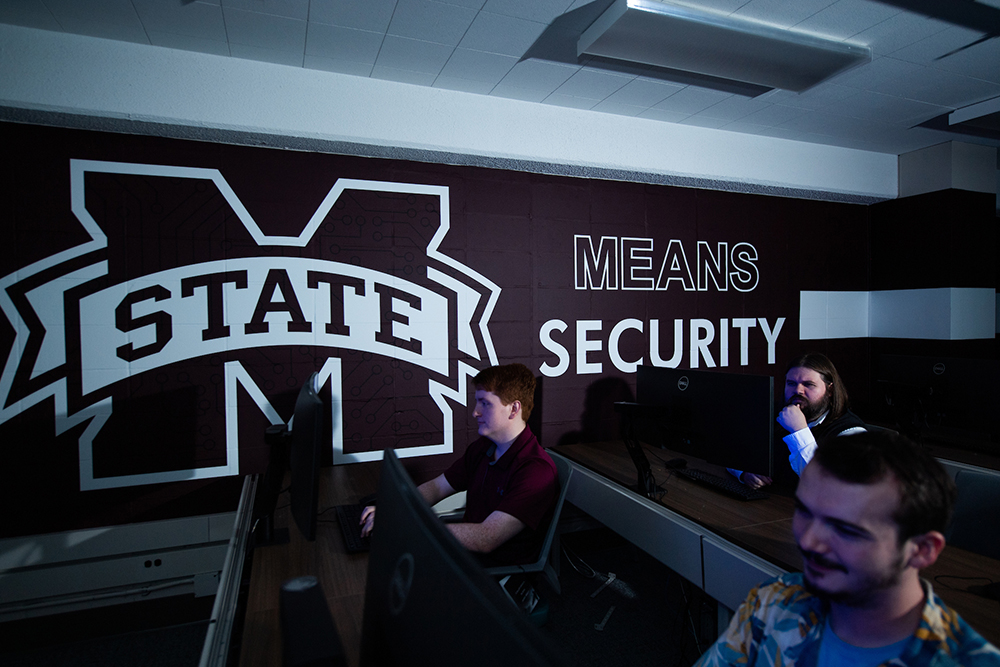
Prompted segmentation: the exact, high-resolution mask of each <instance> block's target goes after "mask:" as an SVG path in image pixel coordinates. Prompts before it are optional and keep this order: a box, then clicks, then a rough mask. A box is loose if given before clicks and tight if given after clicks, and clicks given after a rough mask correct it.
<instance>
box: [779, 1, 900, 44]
mask: <svg viewBox="0 0 1000 667" xmlns="http://www.w3.org/2000/svg"><path fill="white" fill-rule="evenodd" d="M901 11H902V10H901V9H899V8H898V7H894V6H892V5H886V4H882V3H881V2H872V1H871V0H839V1H838V2H835V3H834V4H832V5H830V6H828V7H826V8H824V9H821V10H820V11H818V12H816V13H815V14H813V15H812V16H810V17H809V18H807V19H805V20H804V21H801V22H800V23H796V24H795V26H794V27H795V29H796V30H803V31H806V32H810V33H814V34H817V35H823V36H825V37H830V38H833V39H849V38H851V37H853V36H854V35H857V34H858V33H860V32H863V31H865V30H868V29H869V28H871V27H872V26H874V25H878V24H879V23H881V22H882V21H885V20H887V19H889V18H891V17H893V16H895V15H896V14H899V13H900V12H901Z"/></svg>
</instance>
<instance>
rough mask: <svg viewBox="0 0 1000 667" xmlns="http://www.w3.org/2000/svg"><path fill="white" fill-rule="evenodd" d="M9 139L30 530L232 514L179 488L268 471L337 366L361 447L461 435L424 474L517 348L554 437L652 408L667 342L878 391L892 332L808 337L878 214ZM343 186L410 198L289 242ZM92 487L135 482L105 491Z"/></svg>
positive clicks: (12, 385) (8, 221) (153, 141)
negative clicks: (603, 397)
mask: <svg viewBox="0 0 1000 667" xmlns="http://www.w3.org/2000/svg"><path fill="white" fill-rule="evenodd" d="M0 135H2V137H3V143H4V145H5V146H6V147H7V148H8V151H7V152H8V154H9V155H12V156H16V159H10V160H6V161H5V162H4V165H3V167H2V168H3V170H4V173H3V176H4V177H3V179H2V182H3V184H4V185H3V187H4V191H3V215H4V220H5V222H4V224H3V227H2V230H0V235H2V236H0V279H2V280H3V281H4V282H3V289H4V290H5V292H4V294H5V297H4V301H3V306H4V318H3V319H2V320H0V358H2V359H5V360H6V365H5V370H4V376H3V383H2V384H0V390H2V393H3V401H4V403H3V410H4V412H3V417H2V422H0V457H2V460H3V461H4V466H3V468H2V470H3V473H2V475H3V479H2V482H0V486H2V489H3V491H2V493H3V494H4V500H5V501H7V503H8V506H20V507H30V508H34V509H32V510H30V511H28V512H25V514H24V515H23V517H21V518H20V519H18V520H16V521H13V522H9V521H5V522H4V527H3V529H2V530H3V535H4V536H10V535H18V534H25V533H32V532H50V531H55V530H65V529H69V528H75V527H81V526H88V525H102V524H104V523H108V522H125V521H135V520H144V519H147V518H159V517H160V516H162V515H178V516H179V515H183V514H195V513H203V512H208V511H214V510H213V500H212V497H211V496H212V494H211V493H202V492H201V489H204V488H210V487H211V486H212V485H213V484H216V483H218V482H215V481H213V480H212V479H207V480H195V481H192V480H188V481H184V480H181V481H170V482H164V481H159V480H162V479H167V478H170V476H171V475H174V476H175V477H176V475H178V474H181V475H185V474H187V475H191V476H193V475H194V474H195V473H194V472H190V471H199V470H200V471H204V470H207V469H214V468H218V467H225V466H226V465H227V464H229V463H232V461H233V460H234V458H233V456H232V452H231V451H230V450H228V449H227V442H229V441H230V440H231V438H232V434H233V433H234V432H235V431H234V429H237V428H238V434H239V437H238V443H239V446H238V459H239V464H238V471H230V472H229V473H226V476H224V477H222V478H221V479H222V483H225V481H226V480H227V479H228V480H232V479H238V478H237V477H235V475H236V474H237V472H238V473H239V474H245V473H249V472H255V471H259V470H261V469H262V467H263V466H264V465H265V463H266V460H267V449H266V447H265V446H264V444H263V437H262V433H263V430H264V428H265V427H266V426H267V424H268V423H270V421H273V415H277V417H280V420H281V421H284V420H286V419H287V418H288V417H289V416H290V414H291V407H292V404H293V402H294V397H295V392H296V391H297V389H298V387H299V386H300V385H301V383H302V382H303V381H304V380H305V379H306V378H307V377H308V375H309V374H310V373H311V372H313V371H322V370H323V369H327V370H329V369H330V368H331V366H330V365H329V364H330V360H331V359H333V360H335V362H336V363H335V365H338V370H337V371H336V373H337V374H336V375H334V376H333V377H334V378H335V379H339V382H330V383H328V384H327V385H326V386H325V388H324V393H325V395H326V396H328V397H329V396H330V392H331V390H332V391H333V392H335V394H336V395H338V396H339V397H340V398H341V399H342V405H343V410H342V421H341V422H340V423H339V424H336V425H331V426H330V428H331V437H332V432H333V428H334V427H335V426H336V427H338V428H339V429H340V430H341V432H342V442H343V452H344V454H345V455H350V454H355V453H361V454H364V453H365V452H372V451H380V450H381V449H382V448H384V447H387V446H393V447H397V448H401V449H403V450H407V449H409V450H411V452H412V451H424V450H418V449H413V448H421V447H423V448H426V447H433V446H435V445H440V444H442V443H443V442H445V441H446V440H448V439H450V441H451V443H452V448H453V449H454V453H451V454H440V455H434V456H425V457H419V458H409V459H406V464H407V466H408V468H410V470H411V472H412V474H414V476H415V477H416V478H418V479H422V478H426V477H429V476H431V475H433V474H436V473H437V472H439V471H440V470H442V469H443V468H444V467H445V466H446V465H447V464H448V462H449V461H451V460H452V459H453V458H454V456H456V455H457V453H458V452H461V451H462V450H463V449H464V446H465V444H466V443H467V442H468V441H469V440H470V438H471V437H473V436H474V422H472V421H471V420H470V418H469V413H470V411H471V406H472V402H471V401H470V400H469V398H468V397H469V393H470V391H469V389H468V388H467V387H466V386H465V381H466V380H467V378H468V376H469V373H470V372H475V370H476V369H479V368H482V367H484V366H487V365H489V364H490V363H491V359H490V352H491V349H492V350H495V355H496V360H497V361H498V362H500V363H509V362H515V361H516V362H522V363H525V364H527V365H528V366H529V367H530V368H532V370H534V371H535V372H536V374H537V375H539V377H541V378H542V387H543V399H542V402H541V405H540V406H539V408H538V410H539V414H540V430H541V433H540V434H539V435H540V437H541V439H542V441H543V444H555V443H556V442H557V441H558V440H559V438H560V437H561V436H563V435H564V434H566V433H568V432H572V431H580V430H586V429H593V428H596V429H600V428H603V427H601V426H600V422H601V419H600V418H599V419H597V421H596V422H595V421H588V422H587V423H583V420H582V417H581V416H582V414H583V413H584V408H585V401H586V400H587V396H588V389H591V388H592V387H593V388H594V389H593V390H592V391H591V392H590V393H591V395H592V396H593V395H594V394H597V393H601V389H602V387H608V386H611V385H614V386H615V387H614V391H611V392H608V394H607V395H611V396H620V395H627V393H628V392H629V391H634V372H633V371H632V370H631V368H632V366H631V364H634V363H636V362H640V361H641V362H642V363H647V364H649V363H654V351H656V352H658V357H659V359H660V360H661V361H662V362H663V363H667V362H670V361H671V359H672V358H673V357H674V356H675V352H676V353H678V356H677V357H676V360H675V361H674V362H673V363H675V364H676V365H679V366H680V367H698V368H703V369H704V368H715V369H717V370H720V371H726V372H739V373H754V374H763V375H775V376H782V375H783V373H784V364H785V362H786V360H787V359H788V358H790V357H792V356H793V355H795V354H798V353H800V352H802V351H805V350H808V349H816V350H820V351H823V352H825V353H827V354H828V355H830V356H831V357H832V358H833V359H835V361H836V362H837V365H838V367H839V368H840V369H841V370H842V373H843V374H844V376H845V380H846V381H847V384H848V386H849V387H851V388H852V390H853V391H855V393H856V394H857V395H858V396H859V398H861V399H862V400H864V398H865V395H864V394H865V392H866V391H867V388H868V387H869V377H868V374H869V362H870V358H871V353H870V346H871V342H870V341H868V340H866V339H845V340H811V341H800V340H799V329H798V326H799V322H798V318H799V294H800V291H803V290H818V291H826V290H833V291H836V290H867V289H869V288H870V286H871V285H872V281H873V280H874V276H875V273H874V269H872V267H870V266H869V260H868V258H869V256H870V252H869V233H870V230H869V210H868V207H865V206H860V205H849V204H837V203H828V202H819V201H807V200H796V199H783V198H777V197H765V196H755V195H742V194H733V193H723V192H715V191H706V190H692V189H683V188H672V187H664V186H651V185H642V184H634V183H620V182H609V181H596V180H586V179H573V178H563V177H554V176H544V175H536V174H527V173H520V172H509V171H502V170H488V169H480V168H470V167H457V166H447V165H433V164H419V163H410V162H401V161H392V160H376V159H364V158H354V157H343V156H334V155H319V154H309V153H298V152H292V151H276V150H269V149H256V148H249V147H237V146H225V145H216V144H205V143H197V142H185V141H178V140H168V139H158V138H149V137H137V136H125V135H112V134H102V133H97V132H83V131H73V130H62V129H52V128H43V127H34V126H26V125H15V124H0ZM81 160H90V161H105V162H111V163H116V164H115V165H112V166H110V167H109V166H108V165H95V164H89V163H88V164H84V163H81V162H71V161H81ZM119 163H121V164H119ZM122 164H126V165H133V166H132V167H128V166H126V167H123V166H122ZM71 165H76V170H77V171H76V173H77V174H78V178H77V180H76V181H74V180H73V173H74V172H72V171H71ZM134 165H140V167H134ZM165 167H179V168H182V169H181V170H180V171H173V172H172V171H170V170H169V169H166V168H165ZM196 168H197V169H205V170H217V174H218V178H215V177H213V176H212V175H211V174H215V173H216V172H211V173H209V172H195V171H193V170H194V169H196ZM130 171H131V172H133V173H129V172H130ZM213 179H214V180H213ZM338 179H358V180H367V181H377V182H380V183H390V184H395V185H392V186H384V187H383V189H382V190H379V189H377V188H376V189H372V187H371V186H370V185H365V184H354V185H352V186H351V187H349V188H346V189H345V190H344V192H343V193H341V194H340V196H339V197H338V198H336V201H335V202H333V203H332V206H331V207H330V209H329V212H328V213H327V214H326V215H322V216H319V217H317V218H316V223H317V226H316V228H315V230H314V231H313V232H312V233H311V234H310V235H308V237H307V238H306V239H305V240H304V242H303V243H302V244H299V245H296V244H294V243H291V242H289V241H288V240H287V239H289V238H292V237H296V236H298V235H299V234H300V232H301V231H302V230H303V229H305V228H306V225H307V223H308V222H309V221H310V220H311V219H313V217H314V213H315V212H316V211H317V210H318V209H320V208H321V207H322V206H323V202H324V201H325V200H326V198H327V197H328V194H329V193H330V191H331V188H333V187H334V184H335V183H337V182H338ZM414 186H419V187H414ZM227 188H231V192H228V193H227V190H226V189H227ZM445 188H446V189H445ZM74 193H75V196H76V197H77V199H76V203H75V204H74V200H73V199H72V197H73V196H74ZM442 193H445V194H444V195H442ZM242 208H245V213H243V212H242V211H241V209H242ZM88 216H89V218H88ZM90 219H92V222H89V220H90ZM249 219H252V220H253V221H254V222H255V223H256V225H257V226H258V227H259V231H257V232H255V230H254V229H252V228H251V226H248V224H247V220H249ZM88 224H89V225H91V227H90V229H91V232H94V230H95V229H96V230H99V233H96V235H92V234H88V232H87V229H88V227H87V225H88ZM446 227H447V229H446ZM445 232H446V233H445ZM102 235H103V236H102ZM105 237H106V241H105V240H104V238H105ZM279 237H282V238H284V239H285V240H280V239H279ZM602 239H604V244H605V245H604V246H603V248H604V249H605V250H606V251H607V254H606V255H603V256H602V255H601V254H600V252H601V248H602ZM880 242H881V241H880ZM612 248H613V250H612ZM699 253H700V254H699ZM602 257H603V259H602ZM615 268H616V269H617V270H616V271H612V269H615ZM604 269H608V272H606V273H605V272H603V270H604ZM689 270H690V274H689ZM880 270H881V268H880ZM879 275H881V274H879ZM870 276H872V277H871V278H870ZM880 280H881V278H880ZM241 281H245V285H244V284H243V282H241ZM213 299H214V300H213ZM677 323H679V325H678V324H677ZM654 326H658V335H656V336H655V337H654V336H653V333H652V330H653V327H654ZM675 326H679V327H680V328H679V331H680V332H681V337H680V340H679V341H678V340H676V339H675V335H674V334H675ZM60 327H63V328H60ZM484 331H485V332H484ZM692 338H695V339H698V340H700V341H701V342H700V343H697V341H695V342H693V341H692ZM744 338H745V340H746V343H745V345H744V344H743V339H744ZM699 350H700V351H699ZM744 350H745V356H744ZM234 378H235V379H234ZM615 378H617V379H618V380H617V381H616V380H615ZM622 382H623V383H624V385H623V384H622ZM776 385H778V386H780V381H779V382H776ZM727 400H738V397H720V415H724V412H725V403H726V401H727ZM265 405H269V406H271V407H272V408H273V414H271V413H267V411H266V410H265ZM449 411H451V412H452V413H453V414H449ZM269 414H271V416H269ZM604 421H607V420H604ZM595 423H596V424H598V425H597V426H594V424H595ZM88 457H89V458H88ZM326 457H327V459H326V462H327V463H329V462H331V460H332V454H330V453H329V452H327V454H326ZM87 475H89V476H90V477H88V479H90V482H88V484H90V485H91V486H101V485H102V484H104V485H106V484H108V483H109V482H108V481H109V480H112V482H111V483H113V484H121V485H122V486H121V488H108V489H99V488H98V489H94V490H81V487H82V486H86V484H84V482H82V481H81V478H82V477H83V476H87ZM144 476H145V477H144ZM112 508H113V509H112Z"/></svg>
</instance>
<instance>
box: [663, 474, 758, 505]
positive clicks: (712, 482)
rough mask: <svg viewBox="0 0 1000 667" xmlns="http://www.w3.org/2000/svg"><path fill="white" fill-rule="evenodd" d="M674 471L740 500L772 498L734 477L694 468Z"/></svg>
mask: <svg viewBox="0 0 1000 667" xmlns="http://www.w3.org/2000/svg"><path fill="white" fill-rule="evenodd" d="M674 472H676V473H677V474H678V475H683V476H685V477H687V478H688V479H692V480H694V481H696V482H699V483H701V484H704V485H706V486H711V487H714V488H716V489H718V490H720V491H722V492H723V493H726V494H728V495H731V496H735V497H737V498H739V499H740V500H763V499H764V498H770V496H769V495H768V494H766V493H764V492H763V491H758V490H757V489H751V488H750V487H749V486H747V485H746V484H744V483H742V482H740V481H739V480H738V479H735V478H733V477H719V476H718V475H713V474H712V473H710V472H705V471H704V470H697V469H694V468H678V469H676V470H675V471H674Z"/></svg>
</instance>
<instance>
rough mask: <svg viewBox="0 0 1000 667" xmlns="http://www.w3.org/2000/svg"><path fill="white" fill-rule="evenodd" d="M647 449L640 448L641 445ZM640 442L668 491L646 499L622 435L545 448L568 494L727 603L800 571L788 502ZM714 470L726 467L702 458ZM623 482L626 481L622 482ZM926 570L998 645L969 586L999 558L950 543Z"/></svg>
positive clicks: (990, 609) (996, 627)
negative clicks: (714, 480)
mask: <svg viewBox="0 0 1000 667" xmlns="http://www.w3.org/2000/svg"><path fill="white" fill-rule="evenodd" d="M644 447H645V446H644ZM645 448H646V453H647V458H648V459H649V462H650V467H651V468H652V471H653V475H654V477H655V478H656V482H657V484H658V485H659V486H660V487H661V488H663V489H665V490H666V493H665V494H664V495H663V496H662V497H660V498H659V499H658V501H652V500H649V499H647V498H644V497H642V496H640V495H639V494H637V493H635V492H634V491H631V490H630V489H631V488H634V485H635V483H636V470H635V466H634V465H633V464H632V460H631V459H630V458H629V456H628V454H627V452H626V449H625V445H624V444H623V443H621V442H605V443H586V444H576V445H563V446H558V447H554V448H552V449H550V451H551V452H554V453H555V454H556V455H560V456H563V457H565V458H567V459H569V460H570V461H571V462H572V463H573V464H574V467H575V468H576V470H575V471H574V474H573V483H572V484H571V485H570V487H571V488H570V491H569V493H568V495H567V500H568V501H570V502H571V503H573V504H574V505H576V506H577V507H579V508H580V509H582V510H583V511H585V512H587V513H588V514H590V515H591V516H593V517H594V518H595V519H597V520H598V521H600V522H601V523H603V524H604V525H606V526H608V527H609V528H611V529H612V530H614V531H616V532H618V533H619V534H620V535H622V536H623V537H625V538H626V539H628V540H629V541H631V542H632V543H634V544H635V545H636V546H638V547H640V548H642V549H643V550H644V551H646V552H647V553H649V554H650V555H652V556H653V557H655V558H657V559H658V560H660V562H662V563H664V564H665V565H667V567H669V568H671V569H672V570H674V571H675V572H677V573H678V574H680V575H681V576H683V577H685V578H686V579H688V580H689V581H691V582H692V583H693V584H695V585H697V586H699V587H700V588H702V589H703V590H704V591H705V592H707V593H708V594H709V595H711V596H712V597H713V598H715V599H716V600H718V601H719V602H721V603H722V604H723V605H725V606H726V607H728V608H730V609H735V608H736V607H737V606H739V604H740V603H741V602H742V601H743V599H745V597H746V594H747V593H748V592H749V590H750V589H751V588H752V587H753V586H754V585H756V584H757V583H760V581H762V580H763V579H765V578H767V577H769V576H773V575H776V574H780V573H781V572H787V571H799V570H801V557H800V556H799V552H798V549H797V548H796V546H795V542H794V539H793V537H792V513H793V511H794V499H793V497H792V495H791V494H790V493H786V494H782V493H781V492H780V491H778V492H775V493H772V495H771V497H770V498H768V499H766V500H752V501H741V500H737V499H734V498H729V497H728V496H725V495H723V494H722V493H720V492H718V491H716V490H714V489H711V488H706V487H704V486H702V485H700V484H697V483H695V482H692V481H690V480H688V479H687V478H685V477H680V476H679V475H671V474H670V471H669V470H668V469H667V468H666V466H664V465H663V461H664V460H669V459H670V458H673V457H674V456H675V455H674V454H672V453H670V452H667V451H666V450H655V449H652V448H649V447H645ZM697 467H699V468H702V469H705V470H707V471H709V472H713V473H715V474H720V475H725V474H726V473H725V470H724V469H722V468H718V467H716V466H711V465H708V464H704V463H701V462H699V463H698V465H697ZM625 487H629V488H625ZM923 576H924V577H925V578H927V579H929V580H931V582H932V583H933V584H934V590H935V592H936V593H937V594H938V595H940V596H941V598H942V599H944V601H945V602H946V603H947V604H948V605H949V606H950V607H952V608H953V609H955V610H956V611H957V612H958V613H959V614H960V615H961V616H962V617H963V618H964V619H965V620H966V621H968V623H969V624H970V625H972V627H974V628H976V630H978V631H979V632H980V633H981V634H982V635H983V636H984V637H986V638H987V639H988V640H989V641H991V642H992V643H993V644H995V645H1000V602H997V601H996V600H988V599H986V598H983V597H980V596H978V595H974V594H972V593H969V592H967V591H966V590H965V589H967V588H968V587H969V586H970V585H976V584H983V583H985V581H983V580H978V579H977V580H971V581H970V580H965V579H962V578H964V577H983V578H985V579H988V580H991V581H997V580H1000V561H997V560H994V559H992V558H987V557H985V556H980V555H978V554H974V553H970V552H968V551H964V550H962V549H958V548H956V547H947V548H945V550H944V552H943V553H942V554H941V557H940V558H939V559H938V561H937V563H935V564H934V566H933V567H930V568H927V569H926V570H924V572H923Z"/></svg>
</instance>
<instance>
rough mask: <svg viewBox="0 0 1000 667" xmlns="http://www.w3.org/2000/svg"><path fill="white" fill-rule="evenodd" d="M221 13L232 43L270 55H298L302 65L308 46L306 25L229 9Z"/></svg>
mask: <svg viewBox="0 0 1000 667" xmlns="http://www.w3.org/2000/svg"><path fill="white" fill-rule="evenodd" d="M222 11H223V16H225V19H226V32H227V33H228V34H229V41H230V43H232V44H244V45H247V46H253V47H256V48H258V49H267V50H270V51H285V52H292V53H294V52H297V53H298V55H299V62H300V64H301V60H302V55H303V54H304V53H305V45H306V22H305V21H300V20H298V19H290V18H284V17H281V16H271V15H268V14H261V13H258V12H248V11H244V10H242V9H230V8H228V7H223V8H222ZM254 60H259V58H254Z"/></svg>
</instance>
